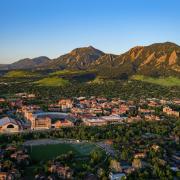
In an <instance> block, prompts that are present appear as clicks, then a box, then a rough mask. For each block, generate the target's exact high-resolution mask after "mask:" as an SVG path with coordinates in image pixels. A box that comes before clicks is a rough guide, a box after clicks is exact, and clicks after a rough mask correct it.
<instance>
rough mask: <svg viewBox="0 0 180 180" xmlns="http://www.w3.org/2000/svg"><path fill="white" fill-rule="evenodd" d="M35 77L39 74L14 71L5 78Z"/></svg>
mask: <svg viewBox="0 0 180 180" xmlns="http://www.w3.org/2000/svg"><path fill="white" fill-rule="evenodd" d="M33 76H39V74H38V73H34V72H29V71H23V70H14V71H9V72H8V73H6V74H5V75H4V77H8V78H22V77H33Z"/></svg>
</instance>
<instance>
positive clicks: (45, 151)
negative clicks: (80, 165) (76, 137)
mask: <svg viewBox="0 0 180 180" xmlns="http://www.w3.org/2000/svg"><path fill="white" fill-rule="evenodd" d="M94 148H96V146H95V145H92V144H48V145H38V146H32V147H31V148H30V147H29V152H30V156H31V158H32V159H33V160H36V161H41V160H45V161H46V160H49V159H52V158H55V157H57V156H59V155H61V154H66V153H67V152H68V151H72V152H74V153H75V155H77V156H87V155H89V153H90V152H91V151H92V150H93V149H94Z"/></svg>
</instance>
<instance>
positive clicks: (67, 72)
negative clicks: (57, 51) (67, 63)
mask: <svg viewBox="0 0 180 180" xmlns="http://www.w3.org/2000/svg"><path fill="white" fill-rule="evenodd" d="M93 72H94V71H93V70H92V71H83V70H61V71H56V72H53V73H51V74H50V76H62V75H83V74H88V73H93Z"/></svg>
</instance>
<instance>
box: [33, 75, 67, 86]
mask: <svg viewBox="0 0 180 180" xmlns="http://www.w3.org/2000/svg"><path fill="white" fill-rule="evenodd" d="M35 84H37V85H39V86H66V85H69V84H70V82H69V81H68V80H66V79H63V78H59V77H47V78H43V79H41V80H39V81H36V82H35Z"/></svg>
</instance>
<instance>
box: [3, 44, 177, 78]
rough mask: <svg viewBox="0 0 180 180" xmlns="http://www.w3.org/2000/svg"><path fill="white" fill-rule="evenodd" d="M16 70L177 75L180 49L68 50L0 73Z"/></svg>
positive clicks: (163, 46)
mask: <svg viewBox="0 0 180 180" xmlns="http://www.w3.org/2000/svg"><path fill="white" fill-rule="evenodd" d="M18 69H33V70H36V69H54V70H61V69H73V70H91V69H96V70H97V71H98V72H99V73H100V74H101V75H106V74H108V76H110V77H112V78H113V77H122V76H129V75H133V74H142V75H148V76H170V75H177V76H180V46H179V45H177V44H174V43H171V42H165V43H155V44H152V45H149V46H136V47H134V48H132V49H130V50H129V51H127V52H125V53H123V54H120V55H114V54H107V53H104V52H102V51H100V50H98V49H96V48H94V47H92V46H89V47H82V48H77V49H74V50H72V51H71V52H69V53H67V54H65V55H62V56H60V57H58V58H55V59H50V58H48V57H45V56H41V57H37V58H34V59H29V58H26V59H22V60H19V61H17V62H14V63H12V64H8V65H2V64H0V70H18Z"/></svg>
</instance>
